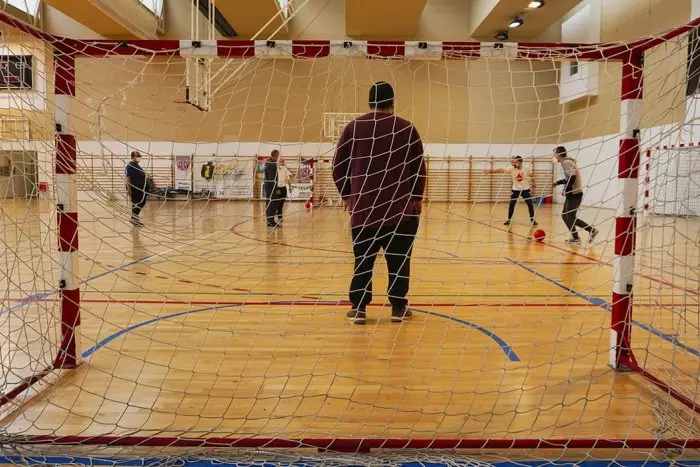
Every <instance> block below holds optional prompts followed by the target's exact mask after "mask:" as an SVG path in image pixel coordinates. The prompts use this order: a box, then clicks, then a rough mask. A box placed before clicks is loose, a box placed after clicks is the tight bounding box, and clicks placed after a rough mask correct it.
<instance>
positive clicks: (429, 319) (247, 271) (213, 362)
mask: <svg viewBox="0 0 700 467" xmlns="http://www.w3.org/2000/svg"><path fill="white" fill-rule="evenodd" d="M82 207H83V210H82V211H81V212H80V226H81V229H80V255H81V260H80V274H81V277H82V278H84V283H83V285H82V288H83V291H84V293H83V295H82V306H81V308H82V325H81V326H80V328H79V333H80V336H81V344H80V346H81V351H82V352H83V356H84V363H83V364H82V365H81V366H80V367H79V368H78V369H77V370H72V371H66V372H64V373H62V374H61V375H60V377H58V376H55V377H52V378H49V382H50V383H51V384H44V385H43V386H40V387H39V389H38V390H36V391H35V390H30V391H28V392H27V393H26V394H24V395H22V396H21V397H20V398H18V399H17V400H15V401H14V403H13V404H11V406H8V408H7V409H6V410H4V412H2V416H3V417H4V418H3V419H2V420H1V421H0V430H2V432H4V433H9V434H25V435H29V434H49V435H100V434H103V435H122V434H141V435H163V436H165V435H184V436H243V435H245V436H259V437H286V438H297V437H331V438H337V437H369V436H379V437H429V438H430V437H459V438H497V437H507V438H531V437H554V438H561V437H578V438H580V437H586V438H589V437H603V438H649V437H652V436H654V434H655V433H656V432H657V431H659V430H660V429H661V430H660V431H661V432H662V435H663V436H680V435H683V434H684V433H685V436H688V434H687V430H689V429H693V427H692V425H693V423H695V428H696V429H697V422H693V421H690V414H691V413H692V411H691V410H690V409H687V408H684V407H683V406H682V405H680V404H677V403H675V401H671V400H670V399H669V397H668V396H666V395H664V394H662V393H661V392H659V391H656V390H653V389H652V387H651V386H650V384H649V383H648V382H647V381H646V380H644V379H643V378H641V377H640V376H637V375H634V374H616V373H614V372H613V371H612V370H611V369H610V368H609V367H608V364H607V362H608V347H609V341H610V338H609V323H610V314H609V312H608V311H607V310H606V308H607V304H608V302H609V301H610V291H611V280H612V274H613V267H612V263H611V259H612V257H613V245H612V241H611V239H612V238H613V236H612V229H613V216H614V213H612V212H611V211H606V210H595V209H586V210H584V211H583V212H582V214H581V215H582V217H583V218H585V219H587V220H588V221H590V222H595V223H596V224H597V225H598V226H599V228H600V229H601V235H600V237H599V240H598V241H597V242H596V243H595V244H593V245H591V246H588V245H585V244H584V245H582V246H567V245H565V244H564V242H563V241H564V239H565V238H566V236H565V233H564V226H563V224H562V222H561V220H560V219H559V217H558V216H559V214H558V212H557V209H560V207H559V206H554V207H552V206H543V207H541V209H540V210H539V213H538V219H539V221H540V225H541V228H543V229H544V230H545V231H546V232H547V234H548V237H547V239H546V241H545V243H544V244H538V243H535V242H532V241H531V240H530V239H529V237H530V228H529V226H528V225H526V224H525V221H526V220H527V219H526V210H525V209H524V207H519V208H518V210H517V212H516V223H515V225H513V226H512V228H511V229H510V230H508V229H507V228H506V227H504V226H503V225H502V222H503V220H504V215H505V210H506V206H505V205H486V204H476V205H475V204H454V205H450V204H443V203H440V204H438V203H435V204H428V205H427V206H426V212H425V213H424V216H423V218H422V221H421V227H420V231H419V238H418V241H417V246H416V250H415V253H414V257H413V274H412V283H411V296H410V299H411V304H412V307H413V308H414V310H416V315H415V318H414V319H413V320H412V321H411V322H406V323H403V324H393V323H391V322H390V321H389V319H388V317H389V308H387V307H386V296H385V293H384V290H385V289H386V283H387V279H386V277H385V274H386V269H385V266H384V263H383V261H381V260H380V261H378V265H377V267H376V269H375V283H374V289H375V302H374V305H373V306H372V307H371V308H370V309H369V312H368V315H369V322H368V323H367V325H365V326H356V325H355V326H354V325H351V324H350V323H349V322H348V321H347V320H346V319H345V317H344V314H345V312H346V310H347V306H346V305H345V304H344V303H339V302H341V301H344V300H346V297H347V287H348V284H349V279H350V276H351V273H352V257H351V254H350V252H351V244H350V238H349V232H348V223H347V216H346V213H344V212H342V211H341V210H340V209H333V208H328V209H318V210H314V211H313V212H312V211H306V210H303V209H302V206H301V205H300V204H292V205H288V208H287V211H286V217H285V223H284V227H283V228H280V229H277V230H274V231H269V230H268V229H267V228H266V226H265V223H264V221H263V219H262V218H261V214H262V205H261V204H260V203H247V202H204V201H197V202H189V203H186V202H168V203H162V202H152V203H151V204H150V205H149V206H148V207H147V209H146V210H145V212H144V214H143V221H144V222H145V224H146V227H145V228H143V229H140V230H135V229H132V228H131V227H130V226H129V224H128V211H127V208H126V204H125V203H124V202H118V201H117V202H110V201H105V200H97V199H95V200H94V201H92V202H91V203H85V202H83V203H82ZM2 209H3V218H2V222H3V223H2V228H3V233H4V235H3V236H2V238H3V240H2V244H0V248H2V251H0V253H2V256H1V258H2V259H0V262H4V263H5V264H4V266H5V268H4V269H5V270H6V271H8V273H7V274H6V275H4V276H0V280H1V281H2V282H0V291H3V298H4V301H3V304H2V309H0V332H1V333H2V334H1V336H0V340H1V342H0V350H1V351H2V353H1V354H0V355H2V374H1V375H0V389H2V391H3V392H4V391H5V390H7V389H8V388H10V387H12V386H13V385H14V384H16V383H17V382H18V381H19V379H20V378H21V377H24V376H27V375H29V374H31V373H32V371H35V370H36V369H38V368H40V367H43V366H44V365H46V364H47V363H48V362H50V361H51V359H52V357H53V356H54V355H55V350H56V346H57V342H58V340H59V337H58V327H57V325H58V319H59V307H58V303H57V301H56V295H54V294H52V291H53V290H54V289H55V283H56V281H57V277H58V275H57V271H58V265H57V263H56V254H55V249H54V245H56V239H55V227H54V226H55V219H54V217H53V216H54V215H53V214H52V211H51V209H52V208H51V206H50V204H49V203H48V202H24V201H14V202H12V201H10V202H6V203H5V204H4V205H3V206H2ZM645 222H648V225H647V226H646V227H643V228H641V229H640V235H639V238H638V240H639V248H638V250H639V254H638V256H637V263H638V271H639V273H638V276H637V283H636V285H635V287H636V288H635V302H636V303H635V309H634V320H635V327H634V328H633V331H632V332H633V347H634V351H635V353H636V355H637V358H638V359H639V360H640V364H642V365H643V366H644V367H645V368H647V369H649V370H650V371H653V372H655V374H658V375H659V376H660V377H662V378H663V379H665V380H666V381H667V382H670V383H672V384H673V385H674V387H676V388H677V389H678V390H679V391H681V392H683V393H684V394H686V395H687V396H688V397H690V398H693V399H695V400H698V394H699V392H700V388H699V386H698V375H699V373H700V366H699V365H700V364H699V362H700V358H699V355H700V354H699V353H698V351H699V350H700V336H699V335H700V332H699V329H700V321H699V320H700V318H699V316H700V315H699V313H698V311H699V297H698V286H699V282H698V279H699V272H698V264H699V263H700V252H699V248H698V243H699V237H698V235H699V232H700V221H699V220H697V219H695V220H692V219H690V220H687V219H669V218H661V219H659V218H650V219H647V220H645ZM583 238H584V239H586V238H587V235H586V234H584V235H583ZM48 252H51V253H50V254H49V253H48ZM29 296H32V299H31V300H30V301H27V297H29ZM669 427H671V428H670V429H669ZM664 429H665V430H670V431H664ZM684 430H686V431H684ZM696 433H697V432H696Z"/></svg>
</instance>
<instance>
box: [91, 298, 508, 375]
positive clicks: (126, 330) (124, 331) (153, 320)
mask: <svg viewBox="0 0 700 467" xmlns="http://www.w3.org/2000/svg"><path fill="white" fill-rule="evenodd" d="M270 303H278V302H270ZM284 303H287V302H284ZM296 303H299V304H303V303H304V302H303V301H299V302H296ZM313 303H317V302H315V301H314V302H313ZM329 303H336V302H329ZM243 306H244V305H239V304H236V305H215V306H209V307H205V308H197V309H195V310H187V311H180V312H178V313H172V314H169V315H163V316H157V317H155V318H151V319H149V320H146V321H142V322H140V323H136V324H133V325H131V326H128V327H126V328H124V329H120V330H119V331H117V332H115V333H113V334H110V335H109V336H107V337H105V338H104V339H102V340H101V341H99V342H98V343H96V344H95V345H93V346H92V347H90V348H89V349H87V350H86V351H85V352H83V354H82V357H83V358H87V357H89V356H90V355H92V354H93V353H95V352H97V351H98V350H100V349H101V348H103V347H104V346H105V345H107V344H109V343H110V342H112V341H113V340H115V339H116V338H118V337H121V336H123V335H124V334H127V333H129V332H131V331H133V330H135V329H138V328H141V327H143V326H148V325H149V324H153V323H156V322H158V321H161V320H165V319H170V318H176V317H178V316H184V315H189V314H193V313H201V312H204V311H212V310H219V309H225V308H242V307H243ZM411 310H413V311H415V312H417V313H423V314H426V315H429V316H435V317H438V318H442V319H447V320H451V321H454V322H456V323H460V324H463V325H464V326H468V327H470V328H474V329H476V330H477V331H479V332H481V333H483V334H485V335H486V336H488V337H489V338H491V339H492V340H493V341H494V342H496V344H498V346H499V347H500V348H501V350H503V353H505V354H506V357H508V359H509V360H510V361H511V362H519V361H520V358H518V356H517V355H516V353H515V351H514V350H513V349H512V348H511V347H510V346H509V345H508V344H507V343H506V341H504V340H503V339H501V338H500V337H498V336H497V335H496V334H494V333H493V332H491V331H489V330H488V329H486V328H484V327H481V326H479V325H478V324H474V323H471V322H469V321H465V320H463V319H460V318H455V317H454V316H449V315H443V314H442V313H435V312H433V311H424V310H416V309H415V308H411Z"/></svg>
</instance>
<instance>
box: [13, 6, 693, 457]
mask: <svg viewBox="0 0 700 467" xmlns="http://www.w3.org/2000/svg"><path fill="white" fill-rule="evenodd" d="M0 21H2V23H4V24H5V25H6V27H7V26H10V27H13V28H15V29H17V30H19V31H21V32H22V33H24V34H27V35H30V36H33V37H35V38H37V39H39V40H42V41H44V42H45V43H46V44H47V46H49V47H50V48H51V49H52V51H53V83H54V90H53V95H54V122H55V158H54V161H53V162H54V178H53V185H54V197H55V203H56V223H57V227H56V232H57V236H58V245H57V252H56V253H57V255H58V261H57V262H58V265H59V277H58V283H57V284H56V287H57V293H58V294H60V309H61V320H60V321H61V336H62V337H61V340H60V344H59V347H58V350H57V355H56V358H55V359H54V361H53V362H52V363H51V365H49V366H48V367H46V368H45V369H43V370H42V371H39V372H38V373H37V374H34V375H32V376H30V377H27V378H25V379H24V380H23V381H22V382H20V383H19V384H18V385H17V386H16V387H14V388H11V389H10V390H8V391H6V392H5V394H3V395H2V396H1V397H0V406H2V405H5V404H7V403H9V402H10V401H12V400H13V399H14V398H15V397H17V396H18V395H19V394H21V393H22V392H23V391H25V390H26V389H27V388H29V387H30V386H32V385H33V384H35V383H37V382H38V381H40V380H41V379H42V378H43V377H44V376H46V375H47V374H48V373H50V372H51V371H53V370H57V369H70V368H75V367H76V366H77V365H79V362H80V353H79V345H78V343H77V342H76V340H77V336H78V335H79V333H78V332H76V330H77V329H78V327H79V326H80V323H81V304H80V299H81V289H80V287H81V275H80V272H79V271H78V254H79V248H80V244H79V241H78V236H79V235H78V234H79V226H80V220H79V219H78V215H77V203H78V198H77V191H78V187H77V182H76V168H77V166H78V144H77V141H76V136H75V134H74V132H73V124H72V121H71V116H72V111H73V109H74V106H75V99H76V92H77V89H76V60H91V59H93V60H100V59H105V58H124V57H137V56H139V57H149V58H153V59H156V58H177V57H182V58H183V59H184V58H186V57H191V56H197V57H206V58H217V59H223V60H236V61H239V60H255V59H265V58H280V57H286V58H289V59H293V60H321V59H327V58H329V57H366V58H368V59H378V60H379V59H391V60H398V61H400V60H412V59H416V60H418V59H433V60H444V61H453V60H462V61H470V60H487V59H497V60H513V61H567V60H576V61H598V62H619V63H620V64H621V66H622V72H621V78H620V96H621V105H620V112H619V118H620V133H619V151H618V153H617V172H616V174H615V178H616V184H615V187H616V188H615V196H616V197H617V201H616V206H617V207H616V215H615V220H614V226H615V227H614V229H615V232H614V239H615V240H614V246H613V248H614V259H613V261H612V266H613V282H612V287H611V288H612V291H611V296H612V297H611V308H610V311H611V323H610V347H609V364H610V365H611V366H612V367H613V368H615V369H617V370H624V369H627V370H632V371H635V372H637V373H640V374H641V375H643V376H645V377H646V378H648V379H649V380H650V381H651V382H652V383H653V384H655V385H656V386H658V387H659V388H661V390H662V391H664V392H666V393H668V394H669V395H671V396H672V397H674V398H675V399H677V400H678V401H679V402H681V403H683V404H685V405H686V406H688V407H689V408H691V409H692V410H694V411H695V412H698V413H700V407H699V406H698V401H697V394H695V397H696V399H694V400H693V399H692V398H691V397H690V396H689V395H688V394H686V393H683V392H681V391H679V390H677V389H675V388H674V387H673V383H672V382H668V381H664V380H662V379H661V378H660V377H658V376H656V375H654V374H652V372H650V371H649V370H648V369H646V368H645V367H644V366H643V365H642V364H640V362H639V361H638V360H637V358H635V354H634V352H633V351H632V316H633V311H634V310H633V301H632V298H633V293H634V283H635V247H636V245H637V238H636V237H637V232H638V223H637V220H638V217H639V212H638V205H639V188H640V184H639V174H640V164H642V157H641V156H642V153H641V149H640V137H641V131H642V116H643V96H644V82H643V75H644V73H643V70H644V54H645V51H647V50H649V49H651V48H654V47H657V46H659V45H661V44H663V43H664V42H667V41H671V40H674V39H677V38H679V37H680V36H683V35H685V34H687V33H688V32H690V31H692V30H693V29H694V28H695V27H697V26H698V25H700V19H699V20H696V21H693V22H692V23H689V24H688V25H685V26H682V27H679V28H677V29H674V30H672V31H669V32H666V33H664V34H660V35H658V36H654V37H652V38H647V39H642V40H638V41H634V42H629V43H610V44H590V45H586V44H557V43H532V44H526V43H523V44H516V43H478V42H442V43H434V42H386V41H366V42H365V41H352V42H351V41H274V42H271V41H246V40H236V41H233V40H217V41H198V42H197V43H195V42H193V41H177V40H133V41H118V40H102V39H94V40H92V39H91V40H77V39H66V38H59V37H54V36H51V35H48V34H45V33H43V32H40V31H38V30H36V29H34V28H32V27H30V26H27V25H25V24H23V23H21V22H19V21H18V20H15V19H13V18H12V17H10V16H7V15H5V14H0ZM212 98H213V100H214V102H215V101H216V96H215V95H214V96H207V99H212ZM197 105H198V106H199V107H201V108H203V109H206V108H208V107H209V106H210V105H211V102H210V101H209V100H207V102H206V104H202V103H198V104H197ZM552 146H554V144H552ZM327 150H328V148H326V149H318V157H317V159H319V160H326V163H328V161H329V159H328V157H325V158H324V157H323V153H324V152H327ZM695 376H696V383H697V375H695ZM696 387H697V386H696ZM12 442H13V443H16V444H41V443H52V444H71V445H72V444H80V445H89V444H98V445H109V446H141V447H144V446H158V447H166V446H167V447H212V448H221V447H246V448H263V447H264V448H284V447H293V448H298V447H311V448H318V449H323V450H329V451H352V452H360V451H366V450H370V449H375V448H385V449H397V448H421V449H423V448H440V449H453V448H470V449H506V448H519V449H530V448H553V447H554V448H558V447H561V446H566V447H571V448H582V449H586V448H645V449H646V448H661V447H678V446H682V447H687V448H699V447H700V439H698V438H693V439H677V438H673V439H621V440H608V439H595V438H592V439H579V440H573V439H549V440H547V439H437V440H436V439H360V438H357V439H341V438H329V439H294V440H286V439H281V438H206V437H200V438H196V439H194V438H187V437H159V436H118V435H105V436H89V437H85V436H78V435H76V436H53V435H30V436H25V437H17V438H13V439H12Z"/></svg>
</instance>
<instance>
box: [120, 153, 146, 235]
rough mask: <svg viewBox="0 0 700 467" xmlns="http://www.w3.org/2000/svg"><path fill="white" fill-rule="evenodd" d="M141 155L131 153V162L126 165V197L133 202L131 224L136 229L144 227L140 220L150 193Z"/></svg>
mask: <svg viewBox="0 0 700 467" xmlns="http://www.w3.org/2000/svg"><path fill="white" fill-rule="evenodd" d="M140 162H141V153H139V152H138V151H132V152H131V161H130V162H129V163H128V164H127V165H126V169H125V175H126V195H127V198H128V199H130V200H131V224H132V225H134V226H135V227H142V226H143V224H142V223H141V220H140V219H139V214H141V210H142V209H143V208H144V207H145V206H146V201H147V200H148V192H149V186H148V185H149V179H148V176H147V175H146V172H145V171H144V170H143V168H142V167H141V165H139V163H140Z"/></svg>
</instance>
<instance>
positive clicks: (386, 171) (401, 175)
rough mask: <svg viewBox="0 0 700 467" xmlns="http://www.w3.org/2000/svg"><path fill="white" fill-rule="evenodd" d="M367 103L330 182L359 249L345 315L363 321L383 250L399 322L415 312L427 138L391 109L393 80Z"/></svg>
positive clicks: (343, 142) (376, 88) (374, 90)
mask: <svg viewBox="0 0 700 467" xmlns="http://www.w3.org/2000/svg"><path fill="white" fill-rule="evenodd" d="M369 107H370V110H371V111H370V112H369V113H367V114H365V115H363V116H361V117H359V118H357V119H356V120H354V121H352V122H350V123H349V124H348V126H347V127H345V130H344V131H343V133H342V135H341V137H340V140H339V141H338V147H337V149H336V153H335V158H334V160H333V181H334V182H335V185H336V187H337V189H338V192H339V193H340V196H341V197H342V198H343V201H344V202H345V205H346V207H347V209H348V211H349V212H350V224H351V227H352V228H351V234H352V245H353V253H354V256H355V270H354V274H353V278H352V282H351V284H350V302H351V303H352V309H351V310H350V311H349V312H348V313H347V317H348V319H350V321H351V322H353V323H356V324H364V323H365V322H366V312H367V305H369V303H370V302H371V301H372V270H373V268H374V261H375V259H376V257H377V253H379V250H380V249H383V250H384V255H385V258H386V262H387V268H388V270H389V291H388V292H389V301H390V302H391V309H392V311H391V320H392V321H393V322H402V321H403V320H406V319H410V318H411V311H410V310H409V309H408V301H407V300H406V295H407V293H408V290H409V279H410V275H411V253H412V251H413V243H414V241H415V238H416V233H417V231H418V220H419V217H420V214H421V203H422V199H423V192H424V190H425V176H426V168H425V160H424V158H423V143H422V142H421V139H420V136H419V135H418V131H416V129H415V127H414V126H413V125H412V124H411V122H409V121H407V120H404V119H403V118H401V117H397V116H396V115H394V90H393V88H392V87H391V85H390V84H389V83H385V82H378V83H375V84H374V85H373V86H372V87H371V88H370V91H369Z"/></svg>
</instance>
